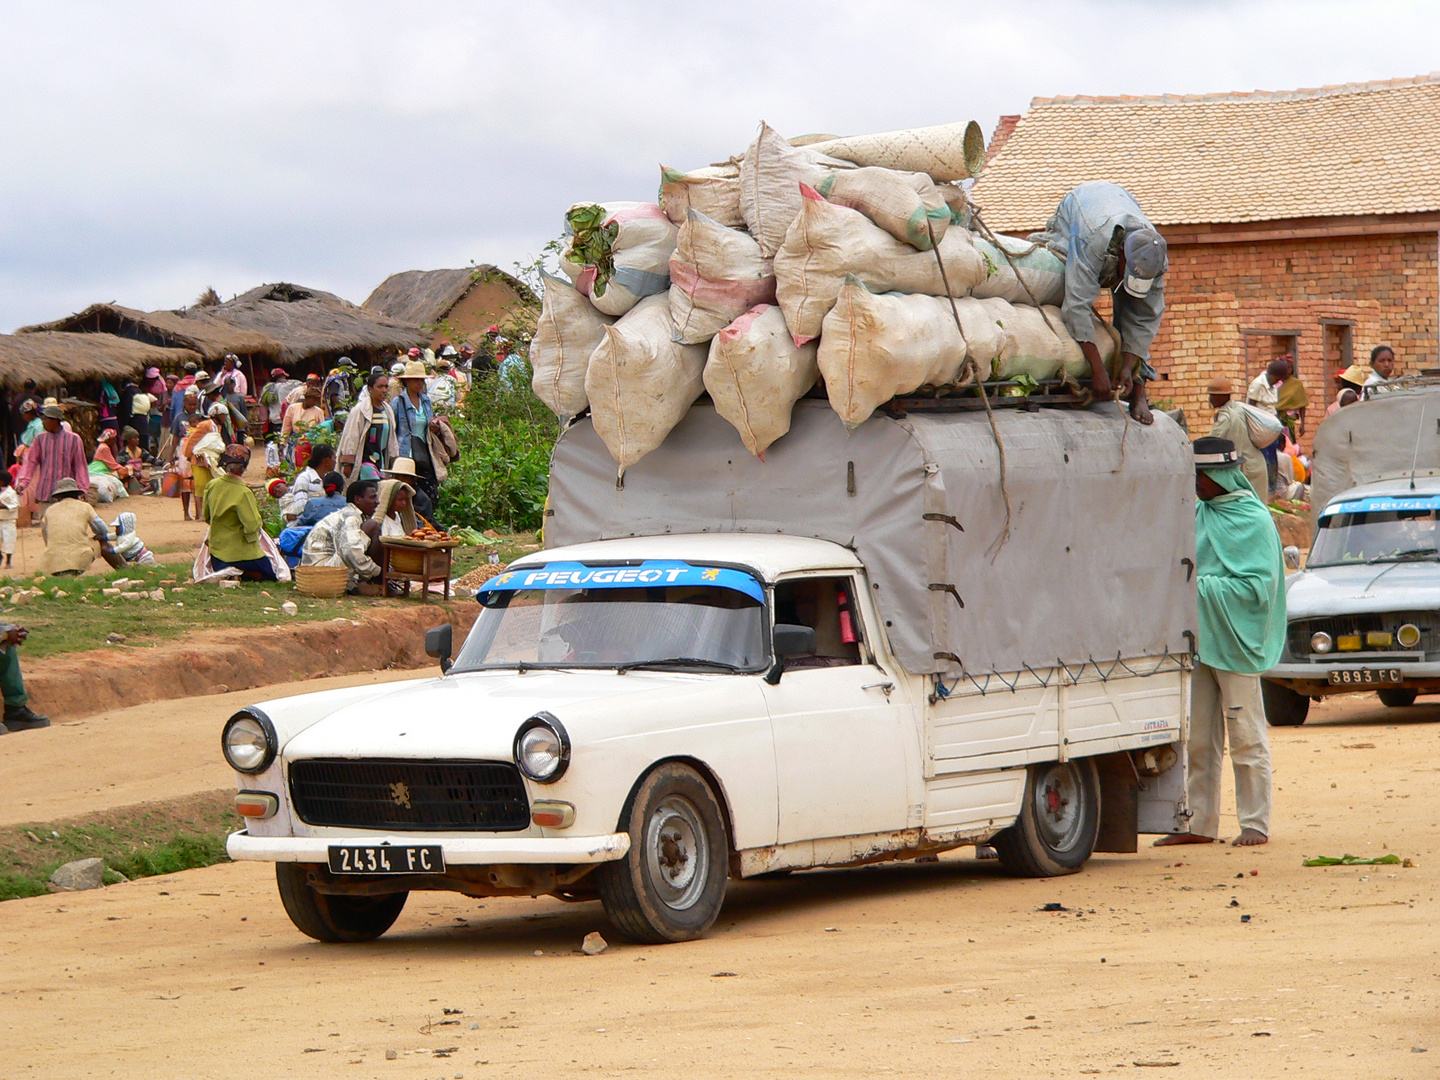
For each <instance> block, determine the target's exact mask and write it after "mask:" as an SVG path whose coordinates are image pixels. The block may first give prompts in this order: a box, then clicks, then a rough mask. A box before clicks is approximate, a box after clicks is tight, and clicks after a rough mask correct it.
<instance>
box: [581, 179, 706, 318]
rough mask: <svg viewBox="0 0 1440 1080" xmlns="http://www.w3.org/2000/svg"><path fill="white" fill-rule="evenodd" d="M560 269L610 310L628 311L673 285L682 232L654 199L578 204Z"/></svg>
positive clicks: (601, 308) (603, 308)
mask: <svg viewBox="0 0 1440 1080" xmlns="http://www.w3.org/2000/svg"><path fill="white" fill-rule="evenodd" d="M565 228H566V231H567V232H568V233H569V234H570V235H569V239H568V240H566V242H565V249H564V251H563V252H561V257H560V269H561V270H563V271H565V273H566V274H568V275H569V276H570V279H571V280H572V281H574V282H575V288H577V289H579V290H580V292H582V293H584V294H585V295H586V296H588V297H589V298H590V302H591V303H592V304H594V305H595V307H596V309H597V310H599V311H602V312H604V313H605V314H606V315H617V316H618V315H624V314H625V313H626V312H627V311H629V310H630V309H631V308H633V307H634V306H635V305H636V304H637V303H638V302H639V301H640V300H641V299H642V298H644V297H646V296H654V295H655V294H656V293H663V292H664V291H665V290H666V289H668V288H669V287H670V256H671V255H673V254H674V253H675V241H676V237H677V234H678V231H679V230H677V229H676V228H675V226H674V224H673V223H671V221H670V219H669V218H667V217H666V216H665V212H664V211H663V210H661V209H660V207H658V206H656V205H655V204H654V203H636V202H613V203H603V204H602V203H576V204H575V205H574V206H572V207H570V209H569V210H567V211H566V212H565Z"/></svg>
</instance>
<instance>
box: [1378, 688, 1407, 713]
mask: <svg viewBox="0 0 1440 1080" xmlns="http://www.w3.org/2000/svg"><path fill="white" fill-rule="evenodd" d="M1376 693H1377V694H1379V695H1380V704H1382V705H1388V706H1389V707H1390V708H1392V709H1403V708H1405V706H1407V705H1414V704H1415V691H1414V690H1400V689H1394V690H1377V691H1376Z"/></svg>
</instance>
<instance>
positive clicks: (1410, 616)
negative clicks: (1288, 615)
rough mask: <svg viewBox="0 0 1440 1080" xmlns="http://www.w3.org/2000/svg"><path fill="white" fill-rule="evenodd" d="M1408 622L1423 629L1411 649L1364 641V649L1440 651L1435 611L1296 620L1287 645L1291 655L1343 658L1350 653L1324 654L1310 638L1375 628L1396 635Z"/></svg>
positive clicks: (1439, 623)
mask: <svg viewBox="0 0 1440 1080" xmlns="http://www.w3.org/2000/svg"><path fill="white" fill-rule="evenodd" d="M1406 623H1413V624H1414V625H1416V626H1418V627H1419V628H1420V644H1418V645H1416V646H1415V647H1414V648H1410V649H1407V648H1405V647H1404V646H1402V645H1399V644H1392V645H1383V646H1375V645H1365V644H1362V645H1361V647H1360V651H1361V652H1407V653H1415V652H1426V653H1429V652H1437V651H1440V617H1437V614H1436V613H1435V612H1432V611H1400V612H1389V613H1381V614H1373V615H1371V614H1367V615H1336V616H1327V617H1326V618H1323V619H1296V620H1295V621H1294V622H1292V623H1291V624H1290V627H1289V631H1288V633H1287V635H1286V645H1287V646H1288V648H1289V650H1290V655H1291V656H1294V657H1298V658H1301V659H1305V658H1309V657H1315V658H1316V659H1323V660H1325V661H1327V662H1328V661H1331V660H1340V659H1344V657H1345V656H1346V655H1347V654H1346V653H1343V652H1341V651H1340V650H1338V649H1333V648H1332V649H1331V651H1330V652H1328V653H1325V654H1323V656H1322V655H1321V654H1319V653H1316V652H1315V651H1314V650H1313V649H1311V648H1310V638H1311V637H1312V636H1314V635H1315V634H1317V633H1319V632H1320V631H1322V630H1323V631H1324V632H1325V633H1327V634H1329V635H1330V637H1331V638H1332V639H1339V638H1340V637H1341V636H1342V635H1347V634H1360V635H1361V636H1362V637H1363V635H1365V634H1366V633H1368V632H1370V631H1372V630H1381V631H1386V632H1388V633H1390V634H1392V635H1393V634H1394V633H1395V632H1396V631H1397V630H1399V629H1400V627H1402V626H1404V625H1405V624H1406Z"/></svg>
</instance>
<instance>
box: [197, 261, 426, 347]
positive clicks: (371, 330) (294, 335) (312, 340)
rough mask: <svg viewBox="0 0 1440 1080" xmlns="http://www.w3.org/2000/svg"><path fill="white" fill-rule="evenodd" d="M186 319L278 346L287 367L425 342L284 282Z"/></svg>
mask: <svg viewBox="0 0 1440 1080" xmlns="http://www.w3.org/2000/svg"><path fill="white" fill-rule="evenodd" d="M186 315H187V317H189V318H192V319H204V320H213V321H214V322H216V323H220V324H223V325H226V326H229V327H236V328H240V329H243V330H249V331H253V332H255V333H257V334H263V335H264V336H265V337H267V338H269V339H271V340H273V341H275V342H278V344H279V350H280V351H279V356H278V360H279V362H280V363H281V364H284V365H286V366H289V367H292V368H298V367H302V366H305V365H306V363H307V362H319V363H328V362H329V361H331V360H334V359H336V358H338V357H340V356H350V357H351V358H352V359H354V360H355V361H356V363H362V364H368V363H372V362H378V361H380V360H382V359H385V358H387V357H390V356H394V355H395V354H396V353H400V352H404V351H405V350H406V349H409V348H411V347H412V346H417V345H425V344H428V342H429V335H428V334H427V333H426V332H425V331H424V330H422V329H421V328H420V327H419V326H417V325H414V324H412V323H406V322H401V321H399V320H396V319H390V318H386V317H384V316H382V315H379V314H376V313H373V312H369V311H365V310H363V309H362V308H358V307H356V306H355V305H354V304H352V303H350V302H349V301H348V300H343V299H341V298H340V297H338V296H336V295H335V294H334V293H327V292H322V291H321V290H319V289H307V288H303V287H301V286H299V285H291V284H289V283H287V282H279V283H277V284H274V285H261V286H260V287H259V288H256V289H251V290H250V291H249V292H246V293H241V294H240V295H239V296H237V297H235V299H233V300H227V301H225V302H224V303H223V304H218V305H215V306H213V307H204V308H191V309H189V310H188V311H187V312H186Z"/></svg>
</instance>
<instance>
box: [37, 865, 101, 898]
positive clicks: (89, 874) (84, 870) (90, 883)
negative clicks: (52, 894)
mask: <svg viewBox="0 0 1440 1080" xmlns="http://www.w3.org/2000/svg"><path fill="white" fill-rule="evenodd" d="M50 884H51V885H53V886H55V888H57V889H61V890H64V891H65V892H79V891H80V890H82V889H98V888H100V886H101V885H103V884H105V860H104V859H77V860H76V861H75V862H68V863H66V864H65V865H64V866H62V867H60V868H59V869H58V870H56V871H55V873H53V874H51V875H50Z"/></svg>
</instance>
